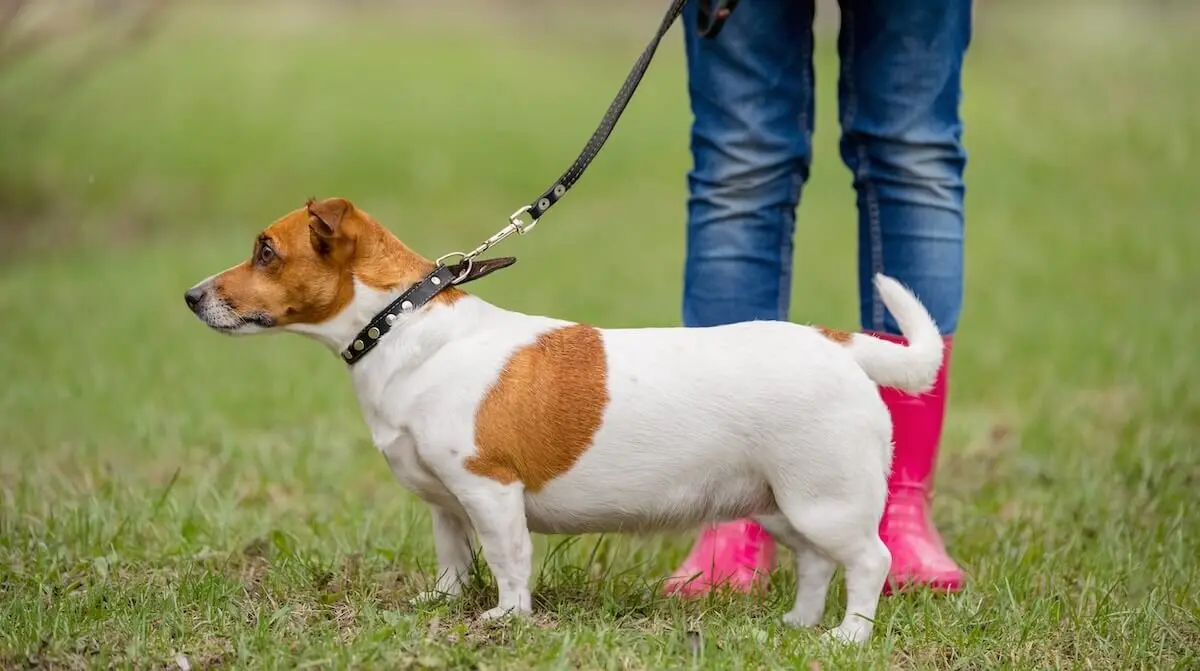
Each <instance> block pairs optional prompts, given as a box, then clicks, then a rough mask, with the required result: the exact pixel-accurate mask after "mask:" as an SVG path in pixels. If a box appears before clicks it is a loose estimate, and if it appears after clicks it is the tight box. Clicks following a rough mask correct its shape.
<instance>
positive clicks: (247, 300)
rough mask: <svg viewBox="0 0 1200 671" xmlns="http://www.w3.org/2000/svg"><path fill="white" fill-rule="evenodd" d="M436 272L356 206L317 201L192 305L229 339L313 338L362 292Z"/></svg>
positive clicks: (195, 296) (262, 239) (258, 243)
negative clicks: (278, 334) (283, 333)
mask: <svg viewBox="0 0 1200 671" xmlns="http://www.w3.org/2000/svg"><path fill="white" fill-rule="evenodd" d="M433 267H434V266H433V263H432V262H431V261H429V260H427V259H425V258H423V257H421V256H420V255H418V254H416V253H415V252H413V251H412V250H410V249H409V248H408V247H406V246H405V245H404V244H403V243H401V242H400V241H399V240H397V239H396V238H395V236H393V235H392V234H391V233H390V232H389V231H388V230H387V229H385V228H384V227H383V226H381V225H379V224H378V223H377V222H376V221H375V220H374V219H372V218H371V217H370V215H368V214H367V213H365V212H363V211H362V210H359V209H357V208H356V207H354V204H353V203H351V202H350V201H348V200H345V199H342V198H330V199H327V200H320V201H317V200H309V201H308V202H307V203H306V204H305V206H304V207H302V208H300V209H298V210H295V211H293V212H290V213H289V214H287V215H285V216H284V217H282V218H281V219H279V220H278V221H276V222H275V223H273V224H271V225H270V226H268V227H267V228H266V230H264V231H262V233H260V234H259V235H258V237H257V238H255V240H254V248H253V250H252V251H251V254H250V258H249V259H247V260H246V261H243V262H242V263H240V264H238V265H236V266H234V267H232V268H230V269H228V270H226V271H224V272H222V273H219V274H217V275H214V276H212V277H210V278H208V279H206V280H204V281H202V282H200V283H199V284H197V285H196V286H194V287H192V288H191V289H189V290H188V291H187V293H186V294H185V299H186V301H187V305H188V307H189V308H190V309H191V310H192V312H194V313H195V314H196V316H197V317H199V318H200V319H201V321H203V322H204V323H205V324H208V325H209V326H210V327H212V328H213V329H215V330H217V331H220V332H222V333H228V334H237V335H249V334H254V333H263V332H268V331H274V330H295V331H300V332H306V331H311V328H306V327H312V326H315V325H320V324H323V323H327V322H329V321H330V320H333V319H334V318H336V317H337V316H338V315H340V314H342V313H343V312H345V311H346V309H347V307H348V306H350V305H351V304H352V303H353V301H354V300H355V293H356V291H361V290H363V289H364V288H366V289H369V290H377V291H387V290H390V289H393V288H395V287H397V286H401V285H404V284H406V283H408V284H411V283H412V282H415V281H417V280H418V279H419V278H420V277H421V276H422V275H423V274H424V273H426V272H429V270H430V269H432V268H433Z"/></svg>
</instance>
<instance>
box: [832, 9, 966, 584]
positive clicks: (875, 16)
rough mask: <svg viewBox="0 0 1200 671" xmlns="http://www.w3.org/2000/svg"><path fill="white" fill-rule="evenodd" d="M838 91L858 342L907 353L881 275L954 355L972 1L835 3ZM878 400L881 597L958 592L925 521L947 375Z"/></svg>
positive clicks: (956, 577)
mask: <svg viewBox="0 0 1200 671" xmlns="http://www.w3.org/2000/svg"><path fill="white" fill-rule="evenodd" d="M840 4H841V8H842V27H841V32H840V34H839V37H838V52H839V55H840V58H841V77H840V80H839V85H838V92H839V98H840V100H839V106H840V114H841V125H842V140H841V153H842V159H843V161H844V162H845V163H846V166H847V167H849V168H850V170H851V172H852V173H853V174H854V187H855V190H856V191H857V194H858V211H859V288H860V296H861V299H860V312H861V315H860V317H861V321H862V326H863V328H864V330H867V331H871V332H874V333H875V334H876V335H879V336H881V337H885V338H889V339H893V340H899V341H903V338H900V337H899V336H898V335H897V334H898V333H899V329H898V328H897V326H896V323H895V320H894V319H893V318H892V315H890V314H888V313H887V312H886V310H885V309H884V306H883V304H882V302H881V301H880V299H879V296H878V295H877V294H876V292H875V291H874V289H873V286H872V282H871V278H872V276H873V275H874V274H875V273H877V272H883V273H886V274H888V275H891V276H893V277H895V278H897V279H898V280H900V281H901V282H902V283H904V284H905V285H907V286H909V287H910V288H911V289H912V290H913V291H914V292H915V293H916V295H917V296H918V297H919V298H920V299H921V300H922V301H923V302H924V303H925V305H926V307H927V308H928V309H929V311H930V314H932V316H933V318H934V319H935V320H936V321H937V323H938V326H939V327H940V328H941V329H942V333H943V335H944V336H945V338H946V344H947V347H946V356H947V362H948V360H949V355H950V344H951V341H952V338H953V334H954V332H955V331H956V329H957V328H958V318H959V313H960V311H961V308H962V296H963V193H964V186H963V171H964V168H965V166H966V152H965V150H964V148H963V146H962V123H961V120H960V118H959V101H960V97H961V75H962V64H963V59H964V56H965V54H966V50H967V46H968V44H969V42H970V38H971V2H970V0H911V1H910V2H893V1H892V0H841V3H840ZM881 394H882V395H883V398H884V400H885V402H886V403H887V405H888V408H889V410H890V411H891V413H892V419H893V424H894V429H893V436H894V442H895V446H896V449H895V456H894V458H893V465H892V475H891V478H890V479H889V482H888V493H889V494H888V505H887V509H886V511H885V512H884V516H883V519H882V521H881V523H880V535H881V536H882V538H883V541H884V543H885V544H886V545H887V546H888V549H889V550H890V551H891V553H892V567H891V572H890V576H889V585H888V588H886V589H887V590H888V591H890V590H891V589H896V588H898V587H904V586H908V585H924V586H928V587H931V588H934V589H939V590H946V591H956V590H958V589H959V588H960V587H961V584H962V581H963V576H962V572H961V571H960V570H959V568H958V566H957V565H956V564H955V563H954V561H953V560H952V559H951V558H950V557H949V556H948V555H947V554H946V550H945V547H944V545H943V544H942V540H941V538H940V536H939V535H938V532H937V530H936V529H935V527H934V526H933V523H932V520H931V518H930V515H929V500H930V491H931V487H932V481H933V472H934V465H935V463H936V460H937V452H938V444H939V441H940V439H941V430H942V418H943V413H944V411H945V404H946V364H944V365H943V367H942V370H941V371H940V373H939V375H938V378H937V383H936V385H935V387H934V389H933V390H932V391H931V392H929V393H927V394H923V395H921V396H919V397H917V396H909V395H907V394H904V393H903V392H900V391H898V390H895V389H886V388H885V389H882V390H881Z"/></svg>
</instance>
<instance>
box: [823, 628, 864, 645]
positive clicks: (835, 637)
mask: <svg viewBox="0 0 1200 671" xmlns="http://www.w3.org/2000/svg"><path fill="white" fill-rule="evenodd" d="M869 638H871V629H870V628H869V627H855V626H850V627H847V626H845V625H842V626H839V627H835V628H833V629H830V630H829V631H827V632H825V633H824V634H821V640H822V641H825V642H828V643H834V644H837V645H862V644H864V643H866V642H867V640H868V639H869Z"/></svg>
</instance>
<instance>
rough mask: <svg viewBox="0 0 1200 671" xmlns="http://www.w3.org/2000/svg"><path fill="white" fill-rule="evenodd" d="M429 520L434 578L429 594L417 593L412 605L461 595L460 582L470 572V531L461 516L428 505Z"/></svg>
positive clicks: (471, 534)
mask: <svg viewBox="0 0 1200 671" xmlns="http://www.w3.org/2000/svg"><path fill="white" fill-rule="evenodd" d="M429 514H430V517H432V518H433V547H434V550H435V551H436V552H437V563H438V578H437V583H436V584H435V585H434V587H433V589H432V590H429V591H427V592H421V593H420V594H418V595H417V597H416V598H415V599H413V602H414V603H421V602H425V601H431V600H434V599H439V598H442V597H457V596H459V595H461V594H462V586H463V581H465V580H466V577H467V574H468V573H470V571H471V565H472V563H473V562H472V558H473V557H472V552H471V551H472V548H473V543H472V540H473V537H474V533H475V532H474V530H473V529H472V528H471V523H470V521H469V520H467V519H464V518H463V516H462V514H461V513H459V512H455V511H452V510H450V509H449V508H445V507H443V506H439V505H436V504H432V503H431V504H429Z"/></svg>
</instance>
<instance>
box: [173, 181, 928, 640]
mask: <svg viewBox="0 0 1200 671" xmlns="http://www.w3.org/2000/svg"><path fill="white" fill-rule="evenodd" d="M511 261H512V260H511V259H508V260H501V261H499V262H496V263H492V264H489V262H487V261H484V262H477V264H476V265H475V268H474V269H473V270H471V271H470V273H469V274H470V275H471V278H470V279H474V277H478V276H482V275H483V274H486V273H488V272H491V271H492V270H494V269H495V268H496V267H501V266H503V265H507V264H508V263H511ZM437 268H438V266H436V265H435V264H434V263H433V262H431V261H429V260H427V259H425V258H424V257H422V256H421V255H419V254H417V253H415V252H413V251H412V250H411V249H409V248H408V247H407V246H405V245H404V244H403V243H402V242H400V240H398V239H397V238H396V237H395V236H393V235H392V234H391V233H390V232H389V231H388V230H387V229H385V228H384V227H383V226H381V225H379V224H378V223H376V222H375V221H374V220H373V219H372V218H371V217H370V216H369V215H368V214H367V213H365V212H363V211H362V210H359V209H357V208H355V207H354V205H353V204H351V203H350V202H349V201H346V200H343V199H329V200H323V201H309V203H308V204H306V206H305V207H303V208H300V209H297V210H295V211H294V212H291V213H289V214H287V215H286V216H284V217H283V218H281V219H279V220H278V221H276V222H275V223H273V224H271V225H270V226H268V227H267V228H266V230H264V231H263V232H262V233H261V234H260V235H259V236H258V239H257V241H256V243H255V245H254V252H253V255H252V256H251V258H250V259H249V260H247V261H245V262H243V263H242V264H240V265H237V266H234V267H233V268H230V269H229V270H226V271H224V272H222V273H220V274H218V275H215V276H213V277H210V278H208V279H206V280H204V281H203V282H201V283H199V284H197V285H196V286H195V287H193V288H192V289H191V290H189V291H188V292H187V296H186V298H187V304H188V306H189V307H190V308H191V309H192V311H193V312H194V313H195V314H196V315H197V316H198V317H199V318H200V319H201V320H203V321H204V322H205V323H206V324H208V325H209V326H210V327H212V328H213V329H216V330H218V331H221V332H223V333H229V334H251V333H265V332H274V331H291V332H295V333H300V334H303V335H307V336H310V337H312V338H314V339H316V340H318V341H319V342H321V343H324V344H325V346H326V347H328V348H330V349H331V350H332V351H333V352H335V353H340V354H341V355H342V357H343V358H344V359H345V360H346V362H347V363H348V364H351V365H348V368H349V371H350V375H351V376H352V378H353V383H354V388H355V390H356V392H357V395H358V400H359V403H360V404H361V407H362V413H363V417H364V419H365V420H366V423H367V425H368V426H369V427H370V430H371V435H372V437H373V439H374V441H375V444H376V446H377V447H378V448H379V450H380V451H381V452H382V453H383V454H384V456H385V457H386V458H387V461H388V463H389V464H390V466H391V469H392V472H393V473H394V474H395V477H396V478H397V479H398V480H399V481H400V482H401V483H402V484H403V485H404V486H406V487H408V488H409V489H410V490H412V491H413V492H415V493H416V494H417V495H418V496H420V497H421V498H422V499H423V500H425V501H426V502H427V503H428V504H429V507H430V510H431V513H432V518H433V531H434V541H435V546H436V552H437V560H438V565H439V572H440V576H439V578H438V581H437V584H436V589H437V592H439V593H445V594H450V595H456V594H458V593H459V591H460V589H461V582H460V578H461V577H462V576H463V575H464V574H465V573H466V571H468V569H469V566H470V564H471V558H472V553H473V543H474V537H475V535H476V534H478V538H479V541H480V542H481V544H482V548H483V554H484V557H485V558H486V559H487V562H488V564H489V565H490V567H491V569H492V572H493V573H494V574H495V577H496V580H497V582H498V585H499V604H498V605H497V606H496V607H495V608H493V609H491V610H489V611H487V612H486V613H484V617H488V618H491V617H496V616H501V615H504V614H507V613H513V614H526V613H529V611H530V594H529V578H530V572H531V569H532V567H531V562H532V552H533V550H532V543H531V539H530V532H531V531H533V532H538V533H558V534H575V533H590V532H652V531H665V530H684V529H689V528H695V527H696V526H698V525H701V524H704V523H709V522H713V521H717V520H731V519H740V518H745V517H754V518H757V519H758V520H759V521H760V522H761V523H762V524H763V525H764V526H765V527H766V528H767V529H768V530H769V531H770V532H771V533H772V535H774V536H775V538H777V539H778V540H779V541H780V542H781V543H783V544H784V545H785V546H786V547H789V548H791V549H792V550H793V551H794V552H795V554H796V571H797V576H798V588H797V592H796V601H795V605H794V607H793V608H792V610H791V612H789V613H787V614H786V615H785V616H784V620H785V621H786V622H787V623H789V624H793V625H799V626H815V625H817V624H818V623H820V622H821V619H822V615H823V612H824V609H825V597H826V591H827V589H828V586H829V582H830V580H831V577H832V574H833V572H834V568H835V566H836V564H837V563H840V564H842V565H843V566H844V567H845V571H846V584H847V610H846V616H845V619H844V620H843V621H842V623H841V625H840V626H838V627H837V628H836V629H834V630H832V631H831V632H829V634H828V635H831V636H833V637H834V638H836V639H840V640H846V641H853V642H860V643H861V642H864V641H866V640H867V639H868V638H869V637H870V634H871V628H872V621H873V619H874V617H875V609H876V606H877V604H878V600H879V596H880V591H881V588H882V587H883V583H884V580H885V578H886V576H887V572H888V566H889V561H890V557H889V554H888V550H887V548H886V547H885V546H884V544H883V543H882V542H881V541H880V538H879V533H878V525H879V520H880V516H881V514H882V512H883V507H884V500H885V498H886V495H887V486H886V483H887V477H888V471H889V469H890V465H891V455H892V444H891V435H892V425H891V420H890V417H889V415H888V411H887V409H886V407H885V406H884V404H883V402H882V400H881V399H880V395H879V392H878V389H877V386H876V385H886V386H891V387H897V388H900V389H904V390H908V391H909V392H912V393H915V392H920V391H923V390H925V389H927V388H928V387H929V386H930V385H931V384H932V382H933V379H934V374H935V372H936V371H937V369H938V367H939V366H940V365H941V360H942V339H941V337H940V335H939V333H938V329H937V326H936V325H935V324H934V322H933V320H932V319H931V318H930V316H929V313H928V312H927V311H926V310H925V308H924V306H922V305H921V303H920V302H919V301H918V300H917V298H916V297H915V296H913V295H912V294H911V293H910V292H909V291H908V290H906V289H905V288H904V287H903V286H901V285H900V284H899V283H898V282H896V281H895V280H893V279H891V278H889V277H885V276H883V275H879V276H877V277H876V278H875V286H876V288H877V290H878V291H879V293H880V296H881V297H882V299H883V301H884V303H885V304H886V305H887V307H888V309H889V310H891V312H892V314H893V315H894V316H895V318H896V321H897V322H898V323H899V324H900V326H901V330H902V331H903V333H904V335H905V336H907V338H908V341H909V345H908V346H907V347H905V346H901V345H897V344H892V343H888V342H885V341H883V340H879V339H876V338H872V337H870V336H867V335H864V334H848V333H842V332H837V331H830V330H827V329H818V328H810V327H808V326H802V325H799V324H792V323H787V322H769V321H759V322H748V323H740V324H732V325H728V326H718V327H712V328H629V329H599V328H594V327H591V326H587V325H584V324H577V323H572V322H567V321H562V320H559V319H552V318H549V317H540V316H530V315H525V314H520V313H517V312H511V311H509V310H504V309H502V308H499V307H496V306H494V305H491V304H489V303H487V302H485V301H483V300H481V299H479V298H477V297H473V296H470V295H468V294H466V293H464V292H463V291H461V290H460V289H458V288H457V286H441V287H437V288H436V290H432V289H431V291H433V292H434V293H433V295H432V297H430V296H429V295H428V294H429V293H430V291H426V294H427V295H425V296H424V297H422V298H421V299H420V300H416V302H415V303H414V301H407V300H406V301H403V302H397V297H398V296H400V295H401V294H402V293H403V292H406V291H410V290H411V289H412V288H413V287H414V286H415V285H418V284H423V285H424V286H425V287H426V289H430V288H431V286H432V285H431V284H430V281H431V280H430V278H431V277H434V275H431V273H433V272H434V271H435V270H436V269H437ZM455 272H458V270H456V271H455ZM466 274H468V273H464V274H463V275H459V276H457V277H456V276H455V275H454V274H453V273H452V274H450V275H448V276H447V277H450V278H451V279H452V280H453V279H462V278H463V277H465V275H466ZM432 282H433V284H442V282H440V281H438V280H432ZM447 284H454V282H450V283H447ZM426 299H427V300H426ZM394 304H396V305H401V306H402V307H400V308H398V309H397V308H393V307H392V306H393V305H394ZM385 309H386V310H387V312H385ZM381 320H382V321H381ZM373 324H379V325H384V324H386V326H387V327H388V331H390V332H381V331H380V330H379V329H377V328H375V326H372V325H373ZM362 334H367V335H362ZM364 338H367V339H371V340H373V341H374V342H372V343H371V344H372V346H373V347H372V348H367V349H364V348H363V339H364ZM368 349H369V351H367V350H368ZM368 354H369V356H367V355H368ZM360 357H365V358H363V359H362V361H361V363H359V362H358V358H360ZM472 532H474V533H472Z"/></svg>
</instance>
